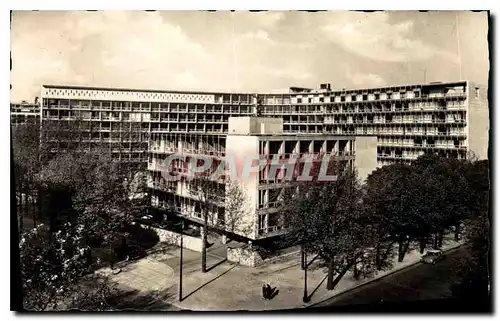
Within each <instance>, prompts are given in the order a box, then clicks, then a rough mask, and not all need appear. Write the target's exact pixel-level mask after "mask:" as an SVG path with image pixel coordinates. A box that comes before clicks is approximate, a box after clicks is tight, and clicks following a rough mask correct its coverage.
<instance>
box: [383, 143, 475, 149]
mask: <svg viewBox="0 0 500 321" xmlns="http://www.w3.org/2000/svg"><path fill="white" fill-rule="evenodd" d="M378 146H381V147H398V148H405V147H406V148H446V149H467V146H466V145H463V144H461V145H453V144H411V145H405V144H384V143H382V144H378Z"/></svg>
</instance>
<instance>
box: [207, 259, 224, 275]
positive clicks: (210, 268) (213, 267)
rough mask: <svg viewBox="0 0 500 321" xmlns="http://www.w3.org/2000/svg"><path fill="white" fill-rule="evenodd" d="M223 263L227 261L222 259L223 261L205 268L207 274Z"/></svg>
mask: <svg viewBox="0 0 500 321" xmlns="http://www.w3.org/2000/svg"><path fill="white" fill-rule="evenodd" d="M225 262H227V259H223V260H221V261H220V262H217V263H215V264H214V265H212V266H211V267H209V268H207V272H209V271H211V270H213V269H215V268H216V267H218V266H219V265H221V264H222V263H225Z"/></svg>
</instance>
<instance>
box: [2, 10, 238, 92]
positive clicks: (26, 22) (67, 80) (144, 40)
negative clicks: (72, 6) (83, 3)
mask: <svg viewBox="0 0 500 321" xmlns="http://www.w3.org/2000/svg"><path fill="white" fill-rule="evenodd" d="M46 21H48V22H46ZM12 29H13V33H12V57H13V70H12V73H11V81H12V83H13V84H14V85H13V87H15V88H13V96H14V97H13V100H18V99H27V98H28V97H30V98H31V97H32V96H33V94H35V95H36V93H37V92H39V88H40V85H42V84H50V83H52V84H74V85H95V86H116V87H132V88H178V89H196V88H194V87H193V86H196V85H197V84H198V85H199V84H205V85H206V84H207V83H208V84H212V86H213V88H219V89H222V88H225V89H234V83H235V81H234V79H233V78H234V75H233V73H232V72H231V71H230V70H231V65H228V64H231V63H232V62H231V61H225V60H224V57H222V56H217V55H215V54H214V53H212V52H211V51H209V50H207V49H206V48H205V47H204V46H202V45H201V44H199V43H197V42H195V41H193V40H192V39H191V38H189V37H188V36H187V35H186V34H185V33H184V32H183V30H182V29H181V28H180V27H179V26H177V25H174V24H171V23H169V22H167V21H165V20H164V19H163V18H162V17H161V16H160V15H159V14H158V13H157V12H147V13H146V12H125V11H124V12H110V11H106V12H68V13H63V12H61V13H59V14H58V15H53V16H51V17H50V19H49V17H46V16H45V13H44V12H25V13H18V14H17V15H15V16H14V19H13V28H12ZM195 80H196V81H195Z"/></svg>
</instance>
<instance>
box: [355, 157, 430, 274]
mask: <svg viewBox="0 0 500 321" xmlns="http://www.w3.org/2000/svg"><path fill="white" fill-rule="evenodd" d="M419 193H420V191H419V189H418V187H417V185H416V179H415V177H414V176H413V175H412V173H411V168H410V167H409V166H407V165H405V164H393V165H390V166H384V167H382V168H381V169H378V170H376V171H375V172H373V173H372V174H371V175H370V176H369V177H368V179H367V184H366V192H365V193H364V199H363V203H364V208H365V209H366V215H367V218H366V220H367V223H369V222H370V221H371V223H370V225H371V226H372V228H373V230H374V231H375V233H376V234H377V241H376V242H375V247H376V250H375V255H376V266H377V269H382V268H383V267H384V266H386V265H387V264H388V263H389V262H388V259H389V258H390V256H389V255H390V252H391V251H392V246H393V244H394V243H397V244H398V261H399V262H401V261H402V260H403V258H404V255H405V254H406V251H407V250H408V248H409V245H410V242H411V238H412V236H414V233H415V230H417V225H418V222H419V221H418V209H419V208H418V207H416V206H415V204H417V203H418V202H419V200H420V199H421V197H420V196H419V195H420V194H419ZM384 248H385V249H384Z"/></svg>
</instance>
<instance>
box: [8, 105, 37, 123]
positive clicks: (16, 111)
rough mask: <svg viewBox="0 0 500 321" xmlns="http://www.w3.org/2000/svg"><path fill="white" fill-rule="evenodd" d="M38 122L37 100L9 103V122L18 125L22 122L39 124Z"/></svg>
mask: <svg viewBox="0 0 500 321" xmlns="http://www.w3.org/2000/svg"><path fill="white" fill-rule="evenodd" d="M39 123H40V105H39V104H38V102H35V103H28V102H26V101H23V102H21V103H11V104H10V124H11V126H18V125H23V124H39Z"/></svg>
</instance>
